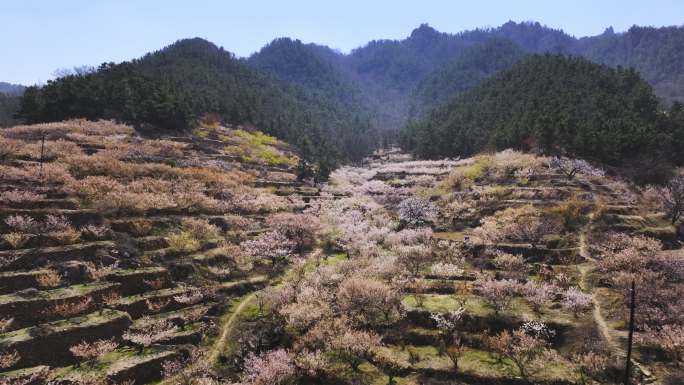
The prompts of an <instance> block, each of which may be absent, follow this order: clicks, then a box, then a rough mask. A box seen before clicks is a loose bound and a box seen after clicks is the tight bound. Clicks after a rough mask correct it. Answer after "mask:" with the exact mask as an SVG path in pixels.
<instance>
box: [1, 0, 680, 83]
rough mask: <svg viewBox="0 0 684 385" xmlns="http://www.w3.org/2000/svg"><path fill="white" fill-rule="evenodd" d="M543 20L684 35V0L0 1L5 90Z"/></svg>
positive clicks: (590, 31) (593, 30) (581, 31)
mask: <svg viewBox="0 0 684 385" xmlns="http://www.w3.org/2000/svg"><path fill="white" fill-rule="evenodd" d="M508 20H514V21H525V20H535V21H539V22H541V23H542V24H546V25H548V26H551V27H554V28H561V29H563V30H565V31H566V32H568V33H570V34H572V35H575V36H587V35H595V34H599V33H601V32H603V30H604V29H605V28H606V27H607V26H610V25H612V26H613V27H614V28H615V31H616V32H617V31H624V30H626V29H628V28H629V27H630V26H631V25H634V24H637V25H653V26H662V25H682V24H683V23H684V0H639V1H637V0H575V1H573V0H564V1H562V2H561V1H550V0H547V1H542V0H496V1H495V0H478V1H476V0H471V1H462V0H451V1H447V0H413V1H404V0H344V1H325V0H270V1H268V0H245V1H235V0H224V1H218V0H216V1H210V0H194V1H180V0H118V1H117V0H43V1H39V0H0V36H1V38H0V53H1V56H0V81H9V82H15V83H23V84H32V83H35V82H44V81H46V80H48V79H50V78H51V74H52V73H53V72H54V71H55V70H56V69H58V68H67V67H73V66H77V65H84V64H87V65H98V64H100V63H102V62H104V61H116V62H118V61H122V60H126V59H131V58H135V57H138V56H141V55H142V54H144V53H146V52H148V51H151V50H155V49H158V48H161V47H163V46H165V45H168V44H170V43H172V42H174V41H175V40H177V39H180V38H184V37H194V36H199V37H203V38H206V39H208V40H211V41H213V42H214V43H216V44H218V45H221V46H223V47H224V48H226V49H227V50H229V51H232V52H234V53H236V54H237V55H239V56H246V55H249V54H250V53H252V52H254V51H256V50H258V49H259V48H260V47H261V46H262V45H264V44H265V43H267V42H268V41H270V40H272V39H273V38H275V37H280V36H289V37H293V38H299V39H301V40H303V41H305V42H316V43H321V44H326V45H329V46H331V47H333V48H339V49H341V50H342V51H344V52H348V51H349V50H351V49H353V48H355V47H357V46H359V45H362V44H364V43H366V42H367V41H369V40H372V39H381V38H389V39H398V38H403V37H405V36H407V35H409V34H410V32H411V30H413V28H415V27H417V26H418V25H419V24H421V23H429V24H430V25H431V26H433V27H434V28H436V29H438V30H440V31H445V32H459V31H462V30H464V29H473V28H476V27H485V26H498V25H501V24H503V23H505V22H506V21H508Z"/></svg>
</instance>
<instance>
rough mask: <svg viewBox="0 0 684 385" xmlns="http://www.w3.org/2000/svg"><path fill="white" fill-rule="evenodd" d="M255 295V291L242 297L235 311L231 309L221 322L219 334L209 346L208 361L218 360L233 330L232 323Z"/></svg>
mask: <svg viewBox="0 0 684 385" xmlns="http://www.w3.org/2000/svg"><path fill="white" fill-rule="evenodd" d="M255 295H256V292H254V293H251V294H249V295H248V296H247V297H245V298H243V299H242V301H240V304H239V305H238V306H237V307H236V308H235V311H233V313H232V314H231V315H230V317H229V318H228V320H227V321H226V323H225V324H223V328H222V330H221V336H220V337H219V338H218V339H217V340H216V342H215V343H214V345H213V346H212V347H211V350H210V353H209V362H211V363H214V362H216V360H218V357H219V355H220V354H221V352H222V351H223V350H224V349H225V347H226V343H227V340H228V336H229V335H230V332H231V331H232V330H233V325H234V324H235V323H236V322H237V320H238V316H239V315H240V313H242V311H243V310H244V308H245V307H247V305H249V303H250V302H252V299H254V296H255Z"/></svg>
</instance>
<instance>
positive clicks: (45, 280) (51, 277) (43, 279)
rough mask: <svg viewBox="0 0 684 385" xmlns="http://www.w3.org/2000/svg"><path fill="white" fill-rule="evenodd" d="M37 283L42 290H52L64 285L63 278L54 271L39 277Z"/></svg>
mask: <svg viewBox="0 0 684 385" xmlns="http://www.w3.org/2000/svg"><path fill="white" fill-rule="evenodd" d="M36 281H37V282H38V285H39V286H40V287H42V288H52V287H57V286H59V285H61V284H62V276H61V275H60V274H59V273H58V272H56V271H54V270H48V272H47V273H45V274H41V275H40V276H38V277H37V278H36Z"/></svg>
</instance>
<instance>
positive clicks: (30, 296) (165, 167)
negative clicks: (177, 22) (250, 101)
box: [0, 120, 317, 385]
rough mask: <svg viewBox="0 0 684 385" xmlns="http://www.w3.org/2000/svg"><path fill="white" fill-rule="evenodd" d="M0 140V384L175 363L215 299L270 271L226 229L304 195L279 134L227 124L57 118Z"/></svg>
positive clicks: (263, 280)
mask: <svg viewBox="0 0 684 385" xmlns="http://www.w3.org/2000/svg"><path fill="white" fill-rule="evenodd" d="M42 138H45V141H44V142H42V141H41V139H42ZM0 144H1V146H0V148H2V151H1V153H2V156H1V157H0V314H2V316H0V357H1V358H2V360H0V382H2V383H6V382H3V381H5V380H8V379H9V380H8V381H9V383H11V384H15V383H24V382H21V381H23V380H22V379H24V380H27V379H32V380H31V381H33V382H31V383H43V382H41V381H45V380H46V379H49V380H54V381H65V382H64V383H70V384H71V383H73V384H85V383H93V382H92V381H95V380H98V381H99V380H103V379H106V380H108V381H110V382H111V383H124V382H126V381H135V383H136V384H141V385H142V384H146V383H150V382H152V381H156V380H158V379H160V378H161V376H162V366H163V365H162V364H164V363H167V364H168V363H170V362H173V363H174V365H177V366H178V367H179V368H183V367H184V366H185V365H187V364H188V362H189V361H187V359H188V357H189V356H192V354H194V353H192V354H191V352H193V351H195V350H194V347H196V346H198V345H200V344H203V345H202V346H206V345H211V344H213V343H214V342H215V340H216V338H215V337H216V332H217V328H218V327H220V326H221V319H220V318H219V316H222V315H224V314H225V313H226V312H227V310H228V307H229V305H230V303H231V301H233V300H234V299H236V298H239V297H240V296H242V295H244V294H246V293H249V292H252V291H253V290H256V289H258V288H260V287H263V286H264V285H266V284H267V283H268V282H269V280H270V279H271V278H276V277H278V276H279V274H280V273H281V272H282V268H283V267H282V266H281V265H279V264H276V263H280V261H279V260H278V259H275V258H274V260H275V261H276V262H274V264H270V263H269V262H268V261H267V260H265V259H263V260H262V259H261V258H262V256H259V258H256V259H252V258H251V257H250V256H249V255H247V254H244V253H243V252H242V251H241V248H240V247H239V244H240V243H241V242H245V241H248V240H251V239H254V238H255V237H257V236H258V235H259V234H262V233H265V232H266V233H267V232H268V231H269V230H271V229H272V228H273V226H274V225H273V224H272V223H273V222H268V223H267V222H266V220H265V217H266V216H273V215H274V214H275V213H279V214H281V215H285V218H286V219H287V218H291V217H288V215H294V214H290V213H296V212H299V211H301V210H302V209H303V208H304V207H305V206H306V203H305V202H304V200H306V201H309V200H311V199H314V198H312V197H311V196H315V195H317V190H316V189H315V188H310V187H306V186H302V185H301V184H299V183H297V182H296V181H295V180H296V175H295V174H294V170H295V168H294V166H295V165H296V164H297V163H298V159H297V156H296V155H295V154H294V153H293V152H292V149H291V147H290V146H289V145H287V144H285V143H283V142H280V141H278V140H276V139H275V138H273V137H271V136H267V135H265V134H263V133H260V132H252V131H246V130H244V129H241V128H225V127H218V126H214V127H209V126H202V127H200V128H198V129H196V130H195V132H194V134H192V135H185V136H179V137H171V136H166V137H162V138H160V139H154V140H152V139H144V138H141V137H139V136H136V135H135V131H134V130H133V128H132V127H129V126H124V125H119V124H115V123H113V122H110V121H99V122H89V121H84V120H72V121H66V122H60V123H50V124H39V125H31V126H17V127H12V128H8V129H5V130H3V131H0ZM303 194H307V195H308V196H307V197H304V196H303ZM281 218H282V217H281ZM295 218H298V217H297V216H295ZM283 247H284V246H283ZM78 346H80V348H79V347H78ZM192 357H196V356H192ZM81 361H88V362H87V363H84V364H83V365H81V366H79V365H77V364H78V363H79V362H81ZM74 364H76V365H74ZM166 373H167V375H168V372H166ZM88 381H90V382H88ZM60 383H61V382H60Z"/></svg>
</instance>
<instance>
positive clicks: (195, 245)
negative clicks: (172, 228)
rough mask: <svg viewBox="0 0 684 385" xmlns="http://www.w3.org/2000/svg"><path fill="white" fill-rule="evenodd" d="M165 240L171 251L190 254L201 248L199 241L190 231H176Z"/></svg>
mask: <svg viewBox="0 0 684 385" xmlns="http://www.w3.org/2000/svg"><path fill="white" fill-rule="evenodd" d="M166 240H167V241H168V243H169V247H170V248H171V249H173V250H177V251H181V252H192V251H196V250H199V249H200V247H201V244H200V241H199V240H198V239H197V238H195V235H194V234H193V233H192V232H190V231H178V232H175V233H172V234H169V235H168V236H167V237H166Z"/></svg>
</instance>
